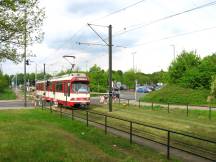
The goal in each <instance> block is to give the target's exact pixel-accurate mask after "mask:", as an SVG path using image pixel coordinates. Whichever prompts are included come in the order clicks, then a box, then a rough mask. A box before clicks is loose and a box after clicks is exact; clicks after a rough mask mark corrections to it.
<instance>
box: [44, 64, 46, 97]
mask: <svg viewBox="0 0 216 162" xmlns="http://www.w3.org/2000/svg"><path fill="white" fill-rule="evenodd" d="M45 81H46V64H44V96H45V92H46V83H45Z"/></svg>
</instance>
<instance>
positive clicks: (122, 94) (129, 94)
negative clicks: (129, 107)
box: [120, 91, 146, 101]
mask: <svg viewBox="0 0 216 162" xmlns="http://www.w3.org/2000/svg"><path fill="white" fill-rule="evenodd" d="M144 95H146V93H136V100H137V101H138V100H139V98H140V97H142V96H144ZM120 98H124V99H130V100H135V92H133V91H120Z"/></svg>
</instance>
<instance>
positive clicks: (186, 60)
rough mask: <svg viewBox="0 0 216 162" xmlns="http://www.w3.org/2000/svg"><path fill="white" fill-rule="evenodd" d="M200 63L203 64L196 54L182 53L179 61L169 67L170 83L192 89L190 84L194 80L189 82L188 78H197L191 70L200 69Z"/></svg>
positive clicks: (192, 52) (178, 58)
mask: <svg viewBox="0 0 216 162" xmlns="http://www.w3.org/2000/svg"><path fill="white" fill-rule="evenodd" d="M200 63H201V58H200V57H199V56H197V54H196V52H194V51H191V52H187V51H182V53H181V55H179V56H178V57H177V59H176V60H175V61H173V62H172V63H171V65H170V67H169V70H168V76H169V82H170V83H174V84H180V85H183V86H188V87H190V88H192V87H193V86H192V87H191V86H190V85H191V83H188V82H190V80H194V79H193V78H191V79H189V80H187V78H188V77H196V76H195V75H193V73H192V72H191V70H192V69H193V70H194V69H196V68H198V66H199V65H200ZM190 74H192V75H190ZM189 75H190V76H189ZM186 76H187V77H186Z"/></svg>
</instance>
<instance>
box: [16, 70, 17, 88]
mask: <svg viewBox="0 0 216 162" xmlns="http://www.w3.org/2000/svg"><path fill="white" fill-rule="evenodd" d="M16 91H17V74H16Z"/></svg>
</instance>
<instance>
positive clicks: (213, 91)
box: [211, 75, 216, 98]
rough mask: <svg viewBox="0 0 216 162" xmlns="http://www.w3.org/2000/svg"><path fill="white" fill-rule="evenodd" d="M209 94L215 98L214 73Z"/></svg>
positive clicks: (215, 78) (215, 82)
mask: <svg viewBox="0 0 216 162" xmlns="http://www.w3.org/2000/svg"><path fill="white" fill-rule="evenodd" d="M211 95H212V96H213V97H214V98H216V75H215V76H214V77H213V78H212V83H211Z"/></svg>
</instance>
